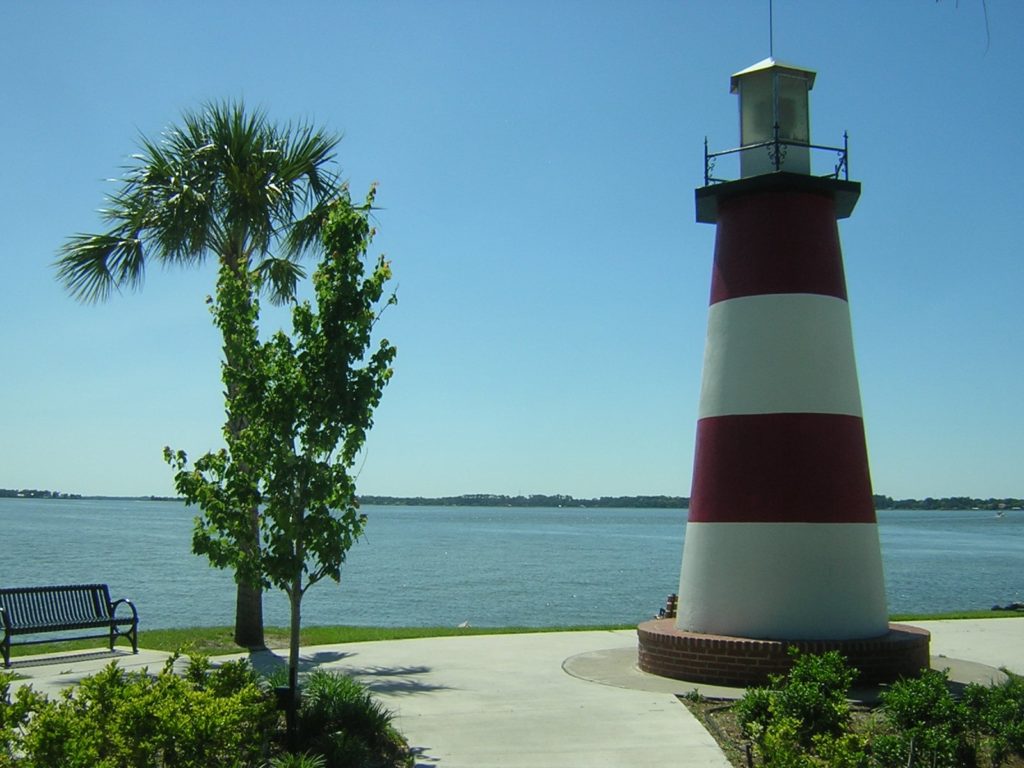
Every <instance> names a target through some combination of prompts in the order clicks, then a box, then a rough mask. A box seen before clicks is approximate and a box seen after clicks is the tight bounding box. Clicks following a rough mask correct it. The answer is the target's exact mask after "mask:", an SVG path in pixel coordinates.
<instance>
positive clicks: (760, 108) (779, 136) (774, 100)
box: [730, 58, 814, 177]
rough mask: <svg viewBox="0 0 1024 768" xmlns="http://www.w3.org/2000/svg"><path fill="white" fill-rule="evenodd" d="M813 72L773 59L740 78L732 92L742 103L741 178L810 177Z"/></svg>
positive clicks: (736, 76) (732, 83)
mask: <svg viewBox="0 0 1024 768" xmlns="http://www.w3.org/2000/svg"><path fill="white" fill-rule="evenodd" d="M812 87H814V72H813V71H811V70H809V69H803V68H802V67H795V66H792V65H790V64H783V63H782V62H779V61H776V60H775V59H773V58H767V59H764V60H763V61H759V62H758V63H757V64H754V65H753V66H750V67H747V68H746V69H744V70H742V71H740V72H737V73H736V74H734V75H733V76H732V79H731V81H730V91H731V92H732V93H737V94H739V97H740V143H741V144H742V151H741V153H740V175H741V176H743V177H747V176H758V175H760V174H762V173H771V172H772V171H790V172H791V173H810V172H811V154H810V147H809V144H810V143H811V121H810V112H809V106H808V94H809V92H810V90H811V88H812Z"/></svg>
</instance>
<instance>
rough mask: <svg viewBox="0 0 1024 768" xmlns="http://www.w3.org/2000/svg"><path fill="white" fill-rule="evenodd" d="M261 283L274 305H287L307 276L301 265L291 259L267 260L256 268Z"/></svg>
mask: <svg viewBox="0 0 1024 768" xmlns="http://www.w3.org/2000/svg"><path fill="white" fill-rule="evenodd" d="M256 274H257V275H259V278H260V283H261V284H262V285H263V287H264V290H265V292H266V293H267V296H268V297H269V298H270V302H271V303H272V304H276V305H278V306H280V305H282V304H287V303H288V302H289V301H291V299H292V298H294V296H295V289H296V287H297V286H298V284H299V280H302V279H303V278H304V277H305V276H306V271H305V270H304V269H303V268H302V266H301V265H300V264H297V263H296V262H294V261H290V260H289V259H279V258H267V259H264V260H263V261H262V262H260V264H259V265H258V266H257V267H256Z"/></svg>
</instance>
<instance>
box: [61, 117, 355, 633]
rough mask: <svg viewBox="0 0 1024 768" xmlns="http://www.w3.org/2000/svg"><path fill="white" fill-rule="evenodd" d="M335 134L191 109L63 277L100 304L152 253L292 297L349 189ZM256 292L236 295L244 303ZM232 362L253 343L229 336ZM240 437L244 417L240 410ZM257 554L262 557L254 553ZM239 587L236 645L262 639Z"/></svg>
mask: <svg viewBox="0 0 1024 768" xmlns="http://www.w3.org/2000/svg"><path fill="white" fill-rule="evenodd" d="M337 143H338V138H337V137H335V136H331V135H328V134H325V133H324V132H322V131H321V130H319V129H316V128H314V127H312V126H309V125H295V126H291V125H289V126H287V127H284V128H281V127H279V126H277V125H274V124H273V123H271V122H269V121H268V120H267V118H266V115H265V114H264V113H263V112H260V111H256V112H246V110H245V107H244V105H243V104H241V103H236V104H232V103H223V104H209V105H207V106H206V107H204V108H203V109H202V110H200V111H198V112H186V113H185V114H184V116H183V118H182V121H181V125H180V126H172V127H171V128H169V129H168V130H167V131H166V132H165V133H164V135H163V137H162V139H161V140H160V141H150V140H148V139H146V138H144V137H143V138H142V140H141V142H140V144H141V146H140V152H139V153H137V154H136V155H134V156H133V158H132V165H131V166H130V167H129V169H128V170H127V172H126V174H125V177H124V179H123V180H122V185H121V187H120V188H119V190H118V191H117V192H115V193H114V194H112V195H110V196H109V198H108V203H109V205H108V207H107V208H106V209H105V210H103V211H102V215H103V218H104V220H105V221H106V222H107V223H108V224H109V226H110V229H109V230H108V231H107V232H105V233H102V234H77V235H74V236H73V237H71V238H69V239H68V240H67V241H66V242H65V244H64V245H63V247H62V248H61V249H60V253H59V258H58V260H57V262H56V265H55V266H56V269H57V278H58V280H59V281H60V282H61V283H63V284H64V286H65V288H66V289H67V290H68V291H69V292H70V293H71V294H72V296H74V297H75V298H77V299H79V300H81V301H86V302H94V301H102V300H105V299H107V298H108V297H109V296H110V295H111V294H112V293H114V292H118V291H120V290H121V289H124V288H128V289H137V288H139V287H141V285H142V282H143V277H144V274H145V267H146V264H147V262H148V261H150V260H156V261H157V262H158V263H161V264H163V265H169V266H177V267H189V266H193V265H197V264H199V263H202V262H204V261H206V260H207V259H209V258H213V259H216V261H217V264H218V267H219V275H220V278H221V280H223V279H224V277H225V276H233V277H234V278H239V277H241V276H245V277H246V279H248V276H249V275H252V274H254V275H255V280H254V281H253V282H251V283H249V285H253V286H254V285H259V286H260V287H261V288H263V289H265V290H266V291H267V292H269V295H270V296H271V298H272V300H274V301H278V302H282V301H286V300H287V299H288V298H290V297H291V296H293V295H294V291H295V287H296V285H297V281H298V280H299V279H301V278H302V277H303V271H302V268H301V267H300V266H299V264H298V261H297V260H298V258H299V257H300V256H301V255H302V254H303V253H304V252H305V251H306V250H307V249H308V248H309V247H310V246H311V245H315V244H316V243H317V242H318V238H319V235H320V229H321V225H322V224H323V221H324V219H325V216H326V213H327V211H328V209H329V206H330V203H331V202H332V201H333V200H334V199H335V198H337V197H338V195H339V194H340V193H341V191H342V184H341V182H340V181H339V179H338V177H337V175H336V173H335V172H334V171H333V170H332V160H333V154H334V150H335V147H336V146H337ZM253 298H254V297H253V296H252V295H249V296H244V297H239V299H238V300H239V301H241V302H242V303H243V304H245V303H246V302H249V303H252V301H253ZM224 354H225V360H226V363H227V365H228V366H229V367H234V366H238V367H245V366H247V365H248V363H246V362H245V361H241V360H239V359H238V356H239V355H240V354H245V350H244V349H242V348H239V347H237V346H232V345H229V344H227V343H225V346H224ZM232 401H233V393H231V392H230V391H229V392H228V412H227V418H226V430H227V432H228V433H230V434H238V433H239V432H240V431H241V430H242V429H243V428H244V426H245V416H244V415H243V414H241V413H237V412H232V411H231V408H230V405H231V402H232ZM248 513H249V516H248V518H247V521H246V525H247V526H248V529H247V530H248V532H247V533H246V534H245V537H244V538H245V540H246V541H247V542H248V544H247V546H249V547H250V548H252V549H254V550H255V549H256V548H257V547H258V542H259V525H260V522H259V516H258V510H257V508H256V507H255V506H253V507H250V508H249V509H248ZM253 556H256V553H255V552H254V553H253ZM236 581H237V583H238V593H237V604H236V612H235V641H236V642H237V643H239V644H240V645H244V646H259V645H262V644H263V610H262V593H261V592H260V591H259V589H256V588H253V587H252V586H251V585H250V582H248V581H246V580H245V579H236Z"/></svg>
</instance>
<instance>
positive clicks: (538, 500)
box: [359, 493, 690, 509]
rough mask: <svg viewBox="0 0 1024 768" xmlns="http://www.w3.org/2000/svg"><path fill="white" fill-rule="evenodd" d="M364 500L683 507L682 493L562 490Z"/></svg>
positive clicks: (686, 503)
mask: <svg viewBox="0 0 1024 768" xmlns="http://www.w3.org/2000/svg"><path fill="white" fill-rule="evenodd" d="M359 501H360V502H361V503H363V504H369V505H381V506H402V507H546V508H552V507H577V508H591V507H605V508H610V507H616V508H623V507H642V508H647V509H686V508H687V507H689V506H690V500H689V499H688V498H686V497H685V496H601V497H598V498H594V499H577V498H575V497H573V496H568V495H565V494H554V495H546V494H538V493H535V494H532V495H530V496H505V495H503V494H498V493H468V494H463V495H461V496H437V497H425V496H413V497H407V496H365V495H364V496H360V497H359Z"/></svg>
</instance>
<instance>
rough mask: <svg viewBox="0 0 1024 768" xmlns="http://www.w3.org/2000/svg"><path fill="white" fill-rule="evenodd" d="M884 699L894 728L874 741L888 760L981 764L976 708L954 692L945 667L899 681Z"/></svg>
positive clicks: (938, 766) (939, 767)
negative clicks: (954, 696)
mask: <svg viewBox="0 0 1024 768" xmlns="http://www.w3.org/2000/svg"><path fill="white" fill-rule="evenodd" d="M972 696H974V697H977V696H978V692H977V691H975V692H973V693H972ZM881 699H882V706H883V709H884V712H885V716H886V719H887V721H888V722H889V723H890V724H891V726H893V728H894V729H895V732H894V733H890V734H884V735H882V736H880V737H879V738H878V739H877V743H876V744H875V752H876V753H877V754H878V755H879V756H880V757H881V758H883V760H885V761H891V762H899V764H900V765H905V766H908V767H909V766H916V765H921V766H925V765H927V766H932V767H933V768H943V767H944V766H948V768H957V766H969V765H975V764H976V762H977V747H978V742H979V741H980V738H981V733H980V732H979V730H978V727H977V726H978V724H979V720H978V718H977V717H976V712H975V711H972V710H971V709H969V708H968V706H967V705H966V704H965V703H964V702H962V701H960V702H958V701H956V700H955V699H954V698H953V696H952V695H951V694H950V692H949V688H948V686H947V677H946V673H945V672H939V671H937V670H931V669H930V670H925V671H924V672H922V673H921V675H920V676H919V677H915V678H908V679H905V680H899V681H897V682H895V683H893V684H892V686H890V687H889V689H888V690H886V691H884V692H883V693H882V696H881Z"/></svg>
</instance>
